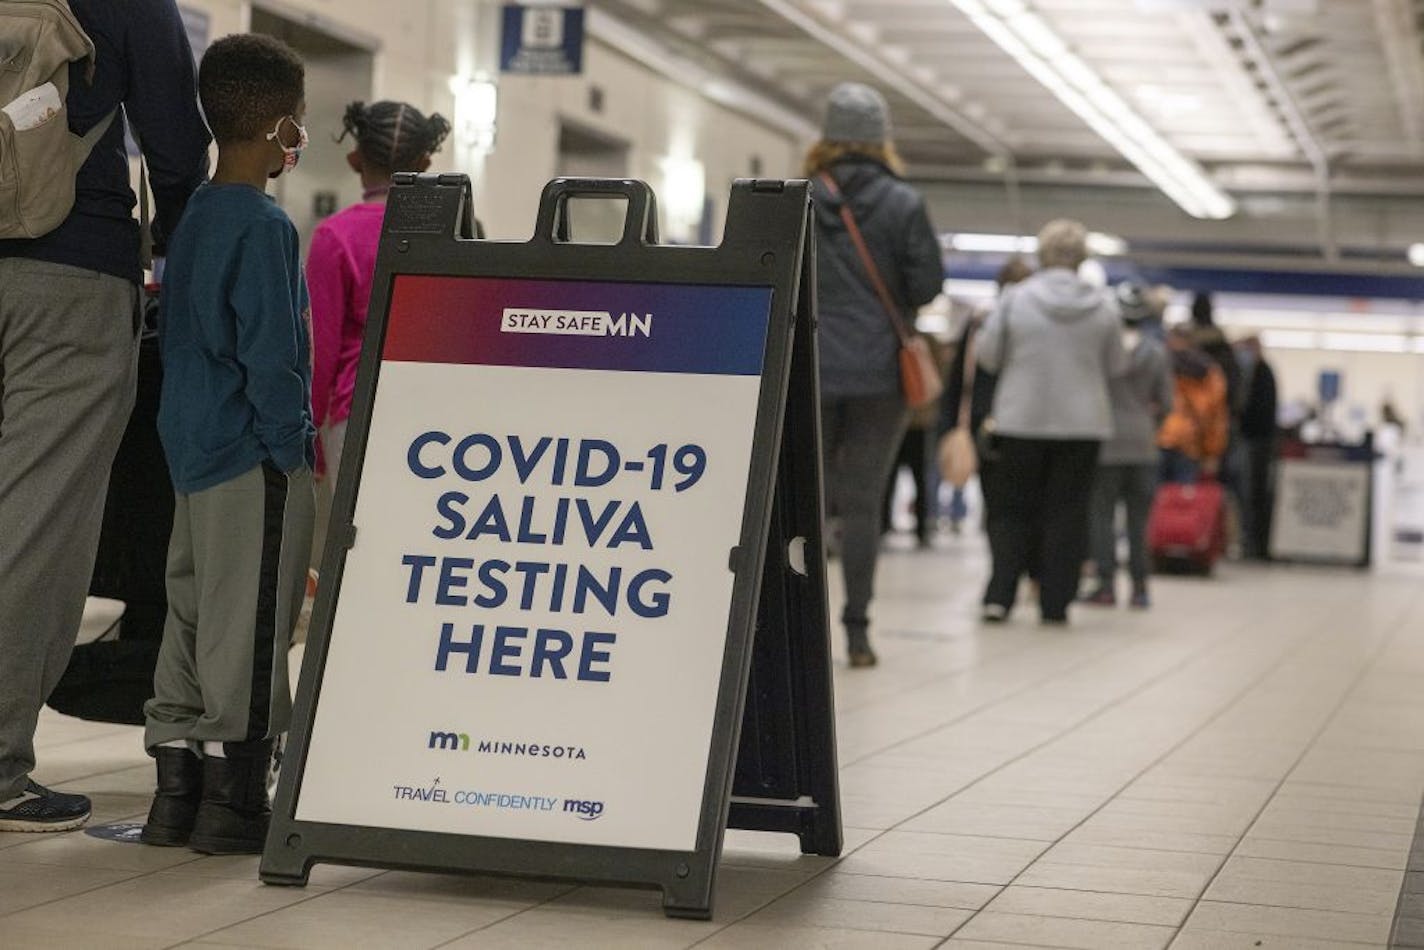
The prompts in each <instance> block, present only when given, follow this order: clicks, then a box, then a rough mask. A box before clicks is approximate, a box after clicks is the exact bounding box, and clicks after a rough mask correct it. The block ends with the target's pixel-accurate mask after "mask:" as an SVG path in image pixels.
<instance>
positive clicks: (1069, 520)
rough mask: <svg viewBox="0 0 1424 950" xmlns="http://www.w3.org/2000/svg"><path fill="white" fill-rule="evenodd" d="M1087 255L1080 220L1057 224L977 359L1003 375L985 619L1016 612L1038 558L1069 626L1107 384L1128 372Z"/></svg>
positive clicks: (1006, 300) (1045, 608)
mask: <svg viewBox="0 0 1424 950" xmlns="http://www.w3.org/2000/svg"><path fill="white" fill-rule="evenodd" d="M1087 256H1088V250H1087V230H1086V229H1085V228H1084V227H1083V225H1082V224H1080V223H1079V222H1077V221H1067V220H1058V221H1051V222H1049V223H1048V224H1047V225H1046V226H1045V227H1044V228H1043V230H1042V232H1040V234H1039V237H1038V259H1039V267H1040V269H1039V271H1038V272H1037V273H1036V274H1034V275H1033V276H1032V277H1030V278H1029V279H1028V280H1025V281H1024V282H1023V283H1021V284H1018V285H1016V286H1014V287H1012V288H1010V289H1009V290H1007V291H1006V292H1005V293H1004V295H1003V296H1002V297H1001V298H1000V299H999V303H998V305H997V306H996V307H995V309H994V312H993V314H992V315H991V316H990V317H989V321H988V323H987V324H986V325H985V326H984V329H983V330H982V331H980V334H979V365H980V366H981V367H982V368H983V369H985V370H987V371H988V372H991V373H995V374H997V375H998V380H999V381H998V387H997V389H996V390H995V393H994V411H993V423H994V425H993V435H992V437H991V438H992V442H993V448H992V451H993V453H994V455H995V456H996V461H995V463H994V467H993V473H994V478H995V479H997V480H999V484H998V485H997V486H996V487H995V489H994V491H995V497H996V498H998V499H999V503H998V504H996V505H995V506H994V507H993V508H992V509H991V511H990V518H989V525H988V529H989V535H990V539H991V540H990V547H991V548H992V550H993V559H994V568H993V576H992V577H991V578H990V580H989V586H988V589H987V590H986V591H985V592H984V605H983V614H982V616H983V619H984V620H985V621H987V622H991V623H997V622H1001V621H1003V620H1006V619H1007V618H1008V616H1009V612H1010V611H1011V610H1012V609H1013V606H1014V599H1015V596H1016V594H1017V591H1018V584H1019V579H1020V577H1021V576H1022V575H1023V574H1024V573H1025V571H1026V570H1027V569H1028V568H1029V567H1030V566H1031V561H1033V560H1034V559H1035V558H1037V560H1038V565H1037V566H1038V568H1039V583H1040V594H1039V610H1040V615H1041V617H1042V620H1043V622H1044V623H1045V624H1062V623H1066V622H1067V620H1068V606H1069V605H1070V604H1071V603H1072V602H1073V599H1074V597H1075V596H1076V595H1077V590H1078V577H1079V573H1080V569H1081V566H1082V563H1083V559H1084V556H1085V554H1086V552H1087V544H1088V508H1089V503H1090V501H1091V498H1092V490H1093V476H1094V473H1095V472H1096V470H1097V463H1098V451H1099V448H1100V447H1101V445H1102V443H1103V441H1104V440H1106V439H1108V438H1110V437H1111V436H1112V433H1113V417H1112V403H1111V401H1110V398H1109V394H1108V383H1109V380H1110V379H1111V378H1112V377H1113V376H1117V375H1121V374H1122V373H1123V372H1125V371H1126V370H1127V367H1128V354H1127V352H1126V350H1125V349H1124V348H1123V341H1122V329H1121V322H1120V319H1119V315H1118V307H1117V303H1116V301H1115V300H1114V299H1113V297H1112V295H1111V294H1110V293H1109V292H1108V291H1106V290H1104V289H1103V288H1101V287H1096V286H1093V285H1092V284H1089V283H1087V282H1086V281H1084V280H1082V279H1081V278H1079V276H1078V268H1079V267H1080V266H1081V265H1082V263H1083V261H1085V260H1086V259H1087Z"/></svg>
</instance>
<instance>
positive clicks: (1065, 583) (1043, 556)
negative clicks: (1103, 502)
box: [984, 436, 1100, 620]
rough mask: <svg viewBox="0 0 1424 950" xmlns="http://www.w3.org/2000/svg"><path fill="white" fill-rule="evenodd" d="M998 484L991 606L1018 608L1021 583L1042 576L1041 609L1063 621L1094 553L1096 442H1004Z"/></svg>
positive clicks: (993, 514) (993, 525) (1000, 443)
mask: <svg viewBox="0 0 1424 950" xmlns="http://www.w3.org/2000/svg"><path fill="white" fill-rule="evenodd" d="M996 441H997V445H998V450H999V458H998V461H997V462H996V463H995V465H994V478H995V480H996V481H997V482H998V485H997V487H996V489H995V491H994V504H993V506H992V507H991V508H990V511H989V537H990V542H989V544H990V548H991V550H992V552H993V558H994V573H993V576H992V577H991V578H990V579H989V588H988V590H987V591H985V593H984V602H985V603H986V604H999V605H1002V606H1004V607H1012V606H1013V604H1014V598H1015V595H1016V594H1017V593H1018V585H1019V578H1020V577H1022V576H1023V575H1024V574H1025V573H1026V572H1027V571H1028V570H1029V568H1030V567H1032V566H1033V561H1034V560H1035V558H1037V560H1038V569H1039V584H1040V591H1039V607H1040V610H1041V612H1042V615H1043V617H1044V619H1047V620H1060V619H1063V618H1064V617H1066V616H1067V615H1068V605H1069V604H1070V603H1072V602H1073V598H1074V597H1075V596H1077V593H1078V576H1079V572H1080V571H1081V568H1082V564H1083V558H1084V556H1085V554H1086V553H1087V549H1088V508H1089V505H1090V502H1091V499H1092V493H1093V474H1094V472H1095V471H1096V469H1097V464H1098V448H1099V446H1100V443H1098V442H1096V441H1088V440H1079V439H1016V438H1012V437H1009V436H999V437H998V439H997V440H996Z"/></svg>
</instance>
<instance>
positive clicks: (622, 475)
mask: <svg viewBox="0 0 1424 950" xmlns="http://www.w3.org/2000/svg"><path fill="white" fill-rule="evenodd" d="M769 311H770V291H769V290H766V289H756V288H728V287H688V286H676V285H648V284H624V285H617V284H599V283H576V282H563V281H560V282H554V281H518V280H495V279H485V278H449V277H414V276H403V277H400V278H398V279H397V282H396V286H395V290H394V292H393V296H392V304H391V313H390V319H389V323H388V330H387V339H386V343H385V348H384V351H383V362H382V366H381V371H380V378H379V383H378V387H377V393H376V402H375V408H374V411H373V416H372V422H371V429H370V434H369V439H368V443H367V446H366V453H365V459H364V465H363V468H362V473H361V482H360V488H359V495H358V498H357V504H356V516H355V524H356V529H357V534H356V543H355V546H354V548H353V549H352V550H351V551H350V553H349V555H348V557H347V560H346V567H345V574H344V576H343V579H342V583H341V590H340V594H339V601H338V604H337V608H336V612H335V618H334V621H333V627H332V633H331V638H330V650H329V655H328V657H327V661H326V664H325V668H324V674H323V677H322V683H321V689H320V694H319V698H318V702H317V708H316V715H315V721H314V726H313V731H312V736H311V741H310V744H309V750H308V758H307V762H306V768H305V770H304V776H303V780H302V784H301V789H300V797H299V799H298V802H297V808H296V817H297V819H298V820H301V821H313V822H330V823H338V824H347V825H361V826H374V827H385V828H399V829H409V830H421V831H433V832H448V833H455V834H464V835H477V836H492V837H503V838H518V839H526V840H540V841H556V842H568V843H576V844H593V845H611V846H620V847H632V848H650V849H663V850H684V851H690V850H693V849H694V847H695V841H696V833H697V826H698V820H699V817H700V812H701V804H702V795H703V789H704V784H705V780H706V773H707V765H708V754H709V750H710V746H711V738H712V726H713V718H714V712H715V706H716V700H717V691H718V688H719V684H720V679H721V672H722V664H723V655H724V650H725V642H726V633H727V626H728V617H729V611H730V606H731V598H732V586H733V579H734V577H733V574H732V572H731V570H730V569H729V554H730V552H731V550H732V549H733V548H734V547H736V546H737V545H738V543H739V541H740V532H741V525H742V513H743V507H744V504H745V501H746V490H747V480H748V474H749V469H750V465H751V452H752V440H753V432H754V428H755V422H756V411H757V402H758V394H759V389H760V385H761V377H760V372H761V365H762V357H763V349H764V345H765V336H766V328H767V321H768V316H769Z"/></svg>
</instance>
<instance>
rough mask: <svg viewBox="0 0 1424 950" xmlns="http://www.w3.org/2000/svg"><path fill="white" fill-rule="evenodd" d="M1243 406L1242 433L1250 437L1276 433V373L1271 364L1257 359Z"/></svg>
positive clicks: (1247, 385) (1264, 437) (1270, 436)
mask: <svg viewBox="0 0 1424 950" xmlns="http://www.w3.org/2000/svg"><path fill="white" fill-rule="evenodd" d="M1245 386H1246V397H1245V400H1244V401H1243V405H1242V407H1241V434H1242V435H1243V436H1245V437H1246V438H1248V439H1269V438H1272V437H1273V436H1275V434H1276V410H1277V406H1276V402H1277V396H1276V373H1275V371H1274V370H1272V369H1271V364H1270V363H1267V362H1266V361H1265V360H1257V361H1256V362H1255V364H1254V368H1253V370H1252V372H1251V375H1250V377H1248V378H1247V380H1246V382H1245Z"/></svg>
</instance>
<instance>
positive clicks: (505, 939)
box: [0, 539, 1424, 950]
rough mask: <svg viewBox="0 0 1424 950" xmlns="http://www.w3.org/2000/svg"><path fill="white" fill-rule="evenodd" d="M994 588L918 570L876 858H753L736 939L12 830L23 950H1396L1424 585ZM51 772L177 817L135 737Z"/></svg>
mask: <svg viewBox="0 0 1424 950" xmlns="http://www.w3.org/2000/svg"><path fill="white" fill-rule="evenodd" d="M982 573H983V563H982V554H981V552H980V546H979V544H978V542H977V540H974V539H963V540H957V541H952V542H946V544H945V546H944V547H943V548H942V549H940V550H938V551H936V552H934V553H930V554H917V553H910V552H897V553H893V554H890V555H889V556H887V558H886V560H885V561H884V569H883V575H882V594H883V595H882V597H881V599H880V600H879V602H878V605H877V610H876V616H877V630H878V637H879V638H878V646H879V649H880V652H881V657H882V664H881V666H880V667H879V668H877V669H875V670H871V671H855V672H853V673H852V672H850V671H848V670H845V669H839V670H838V671H837V683H836V686H837V690H838V693H837V696H838V706H839V729H840V752H841V765H842V773H841V774H842V779H843V796H844V806H845V817H846V825H847V830H846V837H847V847H846V854H845V856H844V857H843V858H842V859H841V860H839V861H832V860H829V859H825V858H805V857H800V856H798V855H797V854H796V853H795V846H794V843H793V841H792V840H791V839H789V838H785V839H783V838H778V837H774V836H770V837H768V836H758V835H751V834H747V833H741V832H736V833H732V834H730V835H729V839H728V848H727V856H726V863H725V866H724V868H723V871H722V875H721V879H720V888H719V894H718V907H717V914H716V917H715V919H714V920H713V921H711V922H708V923H693V922H687V921H670V920H665V919H663V917H662V914H661V913H660V910H659V900H658V897H657V896H656V895H655V894H653V893H651V892H639V891H618V890H604V889H596V888H579V887H573V886H569V885H552V884H529V883H521V882H511V881H502V880H492V879H472V878H454V877H441V876H427V875H417V874H407V873H396V872H387V873H381V872H377V871H365V870H352V869H346V868H331V867H319V868H318V869H317V870H316V871H315V873H314V874H313V878H312V883H311V885H310V886H309V887H308V888H306V889H305V890H289V889H282V888H269V887H264V886H263V885H261V884H259V883H258V882H257V881H256V879H255V871H256V859H214V858H198V857H196V856H194V855H191V854H189V853H187V852H181V851H180V852H174V851H165V850H155V849H148V848H144V847H142V846H139V845H130V844H118V843H110V842H106V841H101V840H97V839H95V838H92V837H88V836H86V835H83V834H78V833H76V834H70V835H65V836H62V837H50V838H43V839H41V838H37V837H35V836H23V835H10V836H0V947H3V948H5V950H20V948H30V947H44V948H66V950H67V948H83V947H99V948H104V950H126V948H131V947H132V948H140V947H144V948H147V947H170V946H192V947H198V946H202V947H293V948H309V947H340V948H343V950H355V948H361V950H365V948H378V947H400V948H404V947H436V946H443V947H452V948H484V947H519V948H528V947H563V946H588V947H684V946H689V945H692V944H700V945H704V946H707V947H756V948H761V947H783V948H791V947H822V946H825V947H869V948H874V950H896V948H901V947H904V948H915V947H935V946H943V947H946V948H960V950H971V948H980V950H988V948H997V950H1004V947H1005V946H1006V945H1030V946H1054V947H1081V948H1092V950H1098V948H1118V947H1122V948H1161V947H1168V946H1170V947H1172V948H1174V950H1207V948H1236V947H1242V948H1256V947H1265V948H1292V950H1310V948H1323V947H1344V948H1353V947H1384V946H1386V945H1387V944H1388V942H1389V939H1390V930H1391V921H1392V918H1393V915H1394V912H1395V908H1396V904H1397V902H1398V899H1399V896H1400V893H1401V888H1402V885H1404V886H1403V890H1405V891H1406V892H1409V893H1413V892H1415V891H1424V884H1419V883H1418V882H1415V881H1414V880H1413V877H1414V876H1418V875H1411V877H1410V882H1409V883H1408V884H1407V885H1405V870H1406V867H1408V866H1410V864H1409V862H1410V853H1411V847H1412V844H1413V841H1414V832H1415V823H1416V819H1417V817H1418V815H1419V803H1420V797H1421V791H1424V689H1421V683H1424V587H1421V585H1420V584H1418V583H1417V582H1411V581H1407V580H1393V579H1385V578H1372V577H1370V576H1368V575H1365V574H1359V573H1354V572H1350V571H1334V570H1310V569H1300V568H1296V569H1284V568H1280V569H1256V568H1246V567H1238V566H1228V567H1227V568H1226V569H1225V570H1223V571H1222V573H1221V576H1220V577H1219V578H1217V579H1216V580H1212V581H1200V580H1185V579H1184V580H1164V581H1162V582H1160V583H1159V584H1158V585H1157V588H1156V599H1157V607H1156V609H1155V610H1153V611H1152V612H1151V613H1150V614H1147V615H1130V614H1128V613H1127V612H1125V611H1112V612H1107V613H1093V614H1090V613H1089V612H1088V611H1086V610H1080V611H1079V612H1078V614H1077V617H1076V621H1077V622H1076V625H1075V626H1074V627H1073V628H1071V629H1069V630H1066V631H1065V630H1044V629H1040V628H1039V627H1038V626H1037V624H1036V623H1034V622H1033V621H1032V620H1031V618H1030V617H1029V616H1027V614H1024V613H1022V612H1021V616H1020V617H1018V618H1017V619H1016V620H1015V621H1014V622H1013V623H1011V624H1009V625H1008V626H1006V627H1003V628H995V629H980V628H979V627H977V626H976V624H975V623H974V619H973V618H974V603H975V600H976V596H977V594H978V589H979V585H980V582H981V578H982ZM41 758H42V765H41V769H40V772H39V776H38V777H39V778H40V779H41V780H42V781H46V782H50V783H53V784H58V785H60V786H62V787H64V788H68V789H74V790H80V791H84V792H87V793H89V794H91V795H93V796H94V799H95V804H96V821H99V822H104V821H114V820H118V819H132V818H134V817H135V816H138V815H140V814H141V813H142V811H143V810H144V808H145V807H146V804H147V795H148V792H149V789H150V787H151V786H150V782H151V777H150V772H149V766H148V763H147V760H146V759H145V758H144V756H143V753H142V752H141V750H140V749H139V739H138V735H137V732H136V731H135V730H131V729H126V728H115V727H105V726H95V725H89V724H83V723H78V722H75V721H72V720H66V719H63V718H61V717H58V716H52V715H47V716H46V718H45V720H44V722H43V725H42V730H41ZM1415 861H1416V862H1417V863H1416V864H1415V865H1413V866H1415V867H1418V868H1420V869H1421V871H1424V855H1421V856H1420V857H1416V858H1415ZM1421 913H1424V911H1421ZM1411 928H1413V929H1411ZM1419 929H1424V921H1422V920H1418V919H1414V918H1412V917H1408V916H1406V917H1403V918H1401V933H1400V942H1401V943H1404V942H1406V941H1410V942H1412V940H1413V939H1415V938H1416V937H1417V936H1418V934H1417V933H1416V931H1417V930H1419ZM1406 930H1407V931H1408V932H1407V933H1406V932H1405V931H1406Z"/></svg>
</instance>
